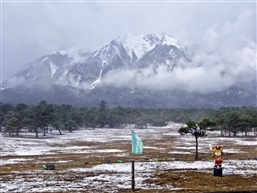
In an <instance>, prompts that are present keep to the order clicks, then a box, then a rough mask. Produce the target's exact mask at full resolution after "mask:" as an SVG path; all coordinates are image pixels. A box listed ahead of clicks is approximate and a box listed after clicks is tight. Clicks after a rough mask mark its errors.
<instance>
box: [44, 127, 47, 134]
mask: <svg viewBox="0 0 257 193" xmlns="http://www.w3.org/2000/svg"><path fill="white" fill-rule="evenodd" d="M46 129H47V127H46V128H45V127H44V136H46Z"/></svg>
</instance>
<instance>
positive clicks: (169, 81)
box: [1, 33, 256, 108]
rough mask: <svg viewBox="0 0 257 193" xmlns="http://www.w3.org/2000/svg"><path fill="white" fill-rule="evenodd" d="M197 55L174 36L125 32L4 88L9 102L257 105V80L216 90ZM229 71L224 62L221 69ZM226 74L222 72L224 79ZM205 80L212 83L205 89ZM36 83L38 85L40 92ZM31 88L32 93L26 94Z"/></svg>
mask: <svg viewBox="0 0 257 193" xmlns="http://www.w3.org/2000/svg"><path fill="white" fill-rule="evenodd" d="M191 59H192V58H191V57H190V55H189V54H188V52H187V49H186V47H184V46H183V45H182V44H181V43H179V41H178V40H176V39H175V38H173V37H171V36H167V35H165V34H160V35H156V34H154V33H150V34H146V35H142V34H131V33H130V34H123V35H121V36H119V37H117V38H116V39H114V40H112V41H110V42H109V43H108V44H107V45H105V46H103V47H102V48H101V49H99V50H96V51H94V52H89V51H88V50H82V49H74V48H73V49H66V50H59V51H56V52H52V53H50V54H49V55H46V56H43V57H41V58H39V59H37V60H35V61H33V62H31V63H29V64H28V65H26V66H25V67H24V68H23V69H21V70H20V71H19V72H17V73H16V74H15V75H14V76H13V77H11V78H10V79H8V80H6V81H5V82H3V83H2V87H1V88H2V91H3V90H7V91H6V92H2V93H3V95H2V96H3V101H7V102H8V101H10V98H12V101H14V100H19V99H21V98H25V99H26V98H30V97H31V98H33V99H35V100H39V98H41V99H43V98H44V97H46V98H48V99H51V98H52V96H55V99H59V98H60V100H58V102H60V103H61V100H63V99H65V101H69V100H71V98H72V100H73V101H75V100H76V101H78V102H77V104H78V103H83V104H91V105H92V104H97V103H98V101H100V100H105V101H106V102H108V103H109V104H112V105H114V106H115V105H121V106H122V105H125V106H135V107H138V106H140V107H148V106H149V107H151V106H155V107H158V108H159V107H163V106H165V107H166V106H172V107H188V106H190V107H206V106H210V107H213V106H227V105H228V106H231V105H233V104H236V105H237V104H240V105H245V106H248V105H252V104H256V92H255V91H256V89H252V88H253V87H254V86H253V85H254V84H256V83H255V82H254V83H253V84H252V83H251V84H247V85H246V86H243V87H241V86H238V87H233V85H232V86H231V85H229V87H228V86H226V87H225V89H227V90H229V89H230V90H231V91H233V94H231V95H229V96H227V95H224V93H225V92H226V90H225V89H223V90H217V89H216V87H220V85H219V84H216V83H217V82H214V81H213V80H215V79H213V78H212V76H213V73H212V70H210V68H209V67H208V66H206V65H205V66H204V65H202V64H201V63H197V62H191ZM214 67H215V68H216V66H214ZM214 67H213V68H214ZM225 70H226V66H223V67H222V71H221V72H222V73H223V71H225ZM209 72H211V74H209ZM214 75H216V74H214ZM223 75H224V73H223V74H220V73H219V71H217V76H218V77H221V76H222V77H223ZM210 80H211V81H210ZM202 82H205V85H206V87H199V85H200V83H202ZM213 82H214V83H215V84H212V83H213ZM221 84H222V82H221ZM192 85H193V86H194V88H191V87H190V86H192ZM32 86H35V87H36V88H37V89H35V92H34V91H33V88H32ZM215 86H216V87H215ZM17 88H19V89H17ZM28 88H29V95H28V96H25V95H26V94H28V92H27V90H26V89H28ZM39 88H40V89H41V90H42V89H43V88H51V89H52V90H51V93H52V94H51V95H50V94H49V92H46V93H43V95H45V96H38V93H39V92H38V89H39ZM199 88H200V89H199ZM206 88H210V89H206ZM254 88H255V87H254ZM8 89H9V90H8ZM22 89H24V90H23V91H21V90H22ZM201 89H202V90H201ZM215 89H216V90H215ZM18 91H19V93H17V92H18ZM131 91H133V92H131ZM200 91H202V92H200ZM238 91H240V93H241V94H240V93H239V92H238ZM66 92H67V96H65V95H66V94H65V93H66ZM40 93H41V92H40ZM242 93H244V95H243V94H242ZM48 94H49V96H46V95H48ZM10 95H11V97H10ZM16 95H17V97H16ZM21 95H22V96H21ZM56 95H60V96H59V98H58V97H57V96H56ZM52 101H56V100H52Z"/></svg>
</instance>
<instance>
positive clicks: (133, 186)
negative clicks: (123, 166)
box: [131, 157, 135, 191]
mask: <svg viewBox="0 0 257 193" xmlns="http://www.w3.org/2000/svg"><path fill="white" fill-rule="evenodd" d="M131 166H132V167H131V169H132V183H131V185H132V190H133V191H135V159H134V157H133V158H132V162H131Z"/></svg>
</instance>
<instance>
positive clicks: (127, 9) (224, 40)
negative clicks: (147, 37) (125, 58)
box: [1, 0, 256, 80]
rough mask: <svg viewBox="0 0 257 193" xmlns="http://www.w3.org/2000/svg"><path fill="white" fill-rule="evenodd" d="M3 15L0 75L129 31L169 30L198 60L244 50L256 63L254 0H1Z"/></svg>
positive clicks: (100, 44) (94, 45) (97, 44)
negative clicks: (194, 53)
mask: <svg viewBox="0 0 257 193" xmlns="http://www.w3.org/2000/svg"><path fill="white" fill-rule="evenodd" d="M1 16H2V18H1V22H2V23H1V24H2V29H1V33H2V42H1V43H2V74H1V76H2V77H1V80H5V79H7V78H9V77H10V76H11V75H13V74H14V73H15V72H17V71H18V70H19V69H20V68H21V67H22V66H24V65H26V64H27V63H28V62H30V61H33V60H35V59H37V58H38V57H41V56H43V55H46V54H48V53H51V52H53V51H56V50H60V49H65V48H71V47H78V48H85V49H89V50H92V51H94V50H96V49H99V48H101V47H103V46H104V45H105V44H107V43H109V42H110V41H111V40H112V39H114V38H116V37H117V36H119V35H121V34H123V33H127V32H132V33H151V32H153V33H165V34H168V35H171V36H173V37H174V38H176V39H178V40H179V41H180V42H182V43H183V44H184V45H186V46H188V47H189V48H190V49H191V51H192V50H193V49H195V50H196V51H198V52H201V54H200V55H198V60H200V59H199V57H200V56H201V57H203V58H204V57H206V55H208V53H215V54H214V58H213V60H214V62H217V61H216V60H220V59H217V58H218V57H219V56H220V58H222V59H224V60H229V59H228V56H230V57H234V60H235V59H238V57H237V56H236V54H239V53H244V54H245V55H246V58H244V59H245V60H246V61H245V63H249V62H250V63H251V64H250V65H251V66H250V67H253V65H254V64H256V60H255V61H253V57H255V58H256V2H254V1H252V2H250V1H248V2H245V1H241V2H228V1H227V2H222V1H218V2H214V1H207V2H203V1H198V2H196V1H195V2H194V1H192V2H189V1H187V2H186V1H184V2H179V1H177V2H174V1H173V2H167V1H166V2H158V1H157V2H142V1H141V2H135V1H134V2H128V1H127V2H124V1H123V2H118V1H117V2H114V1H112V2H110V1H109V2H103V1H102V2H98V3H96V2H81V1H80V2H72V1H71V2H68V1H66V2H64V1H63V2H58V1H55V2H54V1H53V2H51V1H48V2H42V1H34V2H32V1H26V2H25V1H13V2H11V1H7V0H6V1H5V0H4V1H3V2H2V12H1ZM247 49H250V51H249V50H247ZM253 54H254V55H253ZM249 55H250V56H249ZM248 56H249V57H248ZM247 57H248V58H247ZM244 59H242V60H244ZM196 60H197V59H196ZM249 60H250V61H249ZM219 62H220V61H219ZM230 62H233V60H232V61H230ZM212 67H213V66H212ZM212 67H211V68H212ZM211 68H210V69H211ZM238 70H242V69H238ZM243 70H245V69H243Z"/></svg>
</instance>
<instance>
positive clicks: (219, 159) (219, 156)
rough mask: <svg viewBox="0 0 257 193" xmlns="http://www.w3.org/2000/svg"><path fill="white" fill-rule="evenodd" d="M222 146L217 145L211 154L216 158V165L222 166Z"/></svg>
mask: <svg viewBox="0 0 257 193" xmlns="http://www.w3.org/2000/svg"><path fill="white" fill-rule="evenodd" d="M222 154H223V151H222V148H221V147H220V146H216V147H214V149H213V153H212V154H211V156H212V157H213V158H214V159H215V166H214V167H221V164H222V161H223V159H222Z"/></svg>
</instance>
